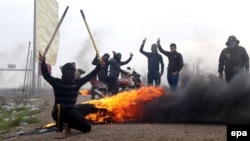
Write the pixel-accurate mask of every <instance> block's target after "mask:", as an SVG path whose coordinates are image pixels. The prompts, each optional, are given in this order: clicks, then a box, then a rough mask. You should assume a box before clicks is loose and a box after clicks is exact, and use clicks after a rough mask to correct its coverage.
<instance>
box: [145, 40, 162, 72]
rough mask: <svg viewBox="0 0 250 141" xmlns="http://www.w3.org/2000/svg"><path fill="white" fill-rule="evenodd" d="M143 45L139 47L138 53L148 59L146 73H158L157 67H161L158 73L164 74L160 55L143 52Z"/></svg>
mask: <svg viewBox="0 0 250 141" xmlns="http://www.w3.org/2000/svg"><path fill="white" fill-rule="evenodd" d="M143 48H144V44H142V45H141V47H140V52H141V53H142V54H143V55H145V56H146V57H147V58H148V72H159V65H161V71H160V73H161V74H163V72H164V63H163V59H162V56H161V54H159V53H152V52H145V51H144V50H143Z"/></svg>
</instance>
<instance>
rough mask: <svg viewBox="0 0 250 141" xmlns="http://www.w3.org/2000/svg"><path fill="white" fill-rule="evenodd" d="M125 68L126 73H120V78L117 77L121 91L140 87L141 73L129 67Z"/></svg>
mask: <svg viewBox="0 0 250 141" xmlns="http://www.w3.org/2000/svg"><path fill="white" fill-rule="evenodd" d="M127 70H128V71H127V72H128V75H125V74H121V78H119V79H118V82H119V87H120V88H121V91H125V90H130V89H138V88H140V87H141V85H142V80H141V75H140V74H139V73H138V72H136V71H135V70H132V69H131V68H130V67H127ZM129 71H130V72H129Z"/></svg>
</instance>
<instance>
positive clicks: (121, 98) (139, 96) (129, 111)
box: [85, 86, 164, 123]
mask: <svg viewBox="0 0 250 141" xmlns="http://www.w3.org/2000/svg"><path fill="white" fill-rule="evenodd" d="M163 94H164V89H163V88H161V87H153V86H150V87H141V88H140V89H138V90H131V91H124V92H121V93H118V94H116V95H114V96H112V97H105V98H102V99H99V100H91V101H88V102H85V103H88V104H93V105H95V107H96V108H99V109H106V110H107V111H106V112H102V111H99V112H98V113H94V114H89V115H87V116H86V118H87V119H88V120H90V121H94V122H95V123H100V122H101V123H104V122H105V120H106V119H111V121H114V122H118V123H122V122H131V121H135V120H137V119H140V117H143V116H144V114H143V111H142V110H143V107H144V106H145V105H146V103H147V102H149V101H152V100H154V99H156V98H158V97H160V96H162V95H163ZM105 113H106V114H105ZM107 113H108V114H107Z"/></svg>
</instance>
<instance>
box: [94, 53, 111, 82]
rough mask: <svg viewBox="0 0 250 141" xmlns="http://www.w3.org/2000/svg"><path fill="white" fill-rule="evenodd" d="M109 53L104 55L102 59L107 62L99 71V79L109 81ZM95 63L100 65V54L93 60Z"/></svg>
mask: <svg viewBox="0 0 250 141" xmlns="http://www.w3.org/2000/svg"><path fill="white" fill-rule="evenodd" d="M109 57H110V56H109V54H108V53H105V54H103V56H102V58H101V59H102V60H103V61H104V62H105V65H104V66H103V67H102V69H101V70H100V71H99V72H98V73H97V76H98V80H99V81H102V82H107V81H108V80H107V77H108V69H109ZM92 64H93V65H98V64H99V60H98V56H96V57H95V58H94V59H93V61H92Z"/></svg>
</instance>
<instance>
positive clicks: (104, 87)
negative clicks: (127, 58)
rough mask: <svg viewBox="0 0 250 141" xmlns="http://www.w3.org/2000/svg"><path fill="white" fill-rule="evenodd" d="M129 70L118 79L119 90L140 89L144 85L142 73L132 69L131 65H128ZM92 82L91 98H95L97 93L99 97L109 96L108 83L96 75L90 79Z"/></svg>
mask: <svg viewBox="0 0 250 141" xmlns="http://www.w3.org/2000/svg"><path fill="white" fill-rule="evenodd" d="M127 72H128V75H125V74H121V77H120V78H119V79H118V83H119V92H121V91H127V90H131V89H138V88H140V87H141V86H142V85H143V83H142V80H141V75H140V74H139V73H138V72H136V71H135V70H132V69H131V68H130V67H127ZM90 84H91V86H92V87H91V90H90V94H91V99H95V96H96V95H97V96H98V98H104V97H106V96H109V93H110V92H109V91H108V84H107V83H105V82H102V81H99V80H98V79H97V77H94V78H92V79H91V80H90Z"/></svg>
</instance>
